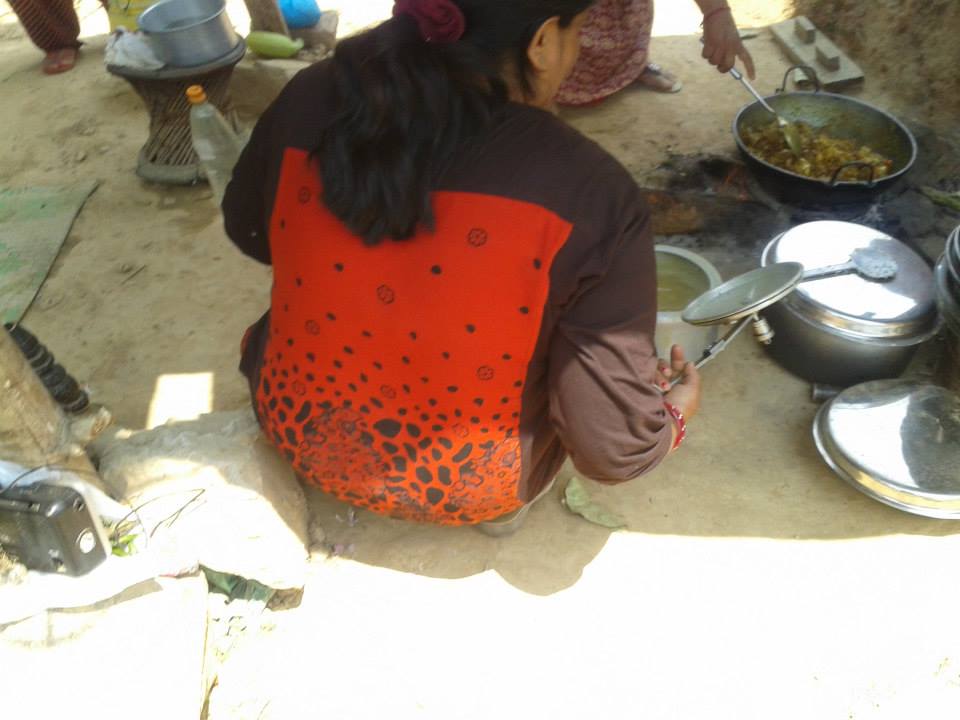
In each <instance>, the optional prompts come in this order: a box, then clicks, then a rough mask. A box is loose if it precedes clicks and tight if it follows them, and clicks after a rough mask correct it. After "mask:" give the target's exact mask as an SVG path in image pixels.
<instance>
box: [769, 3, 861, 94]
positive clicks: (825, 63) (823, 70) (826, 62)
mask: <svg viewBox="0 0 960 720" xmlns="http://www.w3.org/2000/svg"><path fill="white" fill-rule="evenodd" d="M770 31H771V32H772V33H773V37H774V38H776V40H777V42H778V43H779V44H780V46H781V47H782V48H783V49H784V51H785V52H786V53H787V55H788V56H789V57H790V59H791V60H792V61H793V62H794V63H796V64H797V65H809V66H810V67H812V68H813V69H814V70H816V72H817V77H818V78H819V79H820V82H821V83H822V85H823V87H825V88H831V89H834V88H839V87H843V86H845V85H850V84H852V83H856V82H859V81H861V80H863V77H864V75H863V71H862V70H861V69H860V66H859V65H857V64H856V63H855V62H854V61H853V60H852V59H851V58H850V57H849V56H848V55H847V54H846V53H845V52H843V51H842V50H840V48H838V47H837V46H836V45H834V44H833V42H832V41H831V40H830V38H828V37H827V36H826V35H824V34H823V33H822V32H821V31H820V30H818V29H817V28H816V26H814V24H813V23H812V22H810V20H808V19H807V18H806V17H804V16H800V17H797V18H791V19H790V20H784V21H783V22H780V23H777V24H775V25H771V26H770ZM802 78H803V75H802V74H801V73H797V74H796V76H795V79H802Z"/></svg>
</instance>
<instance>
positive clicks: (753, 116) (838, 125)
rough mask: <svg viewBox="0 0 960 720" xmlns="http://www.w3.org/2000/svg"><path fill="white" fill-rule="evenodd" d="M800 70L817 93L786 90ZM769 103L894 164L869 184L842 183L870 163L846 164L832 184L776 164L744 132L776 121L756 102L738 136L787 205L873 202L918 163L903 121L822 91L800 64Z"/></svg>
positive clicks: (750, 161)
mask: <svg viewBox="0 0 960 720" xmlns="http://www.w3.org/2000/svg"><path fill="white" fill-rule="evenodd" d="M795 70H803V71H804V73H805V74H806V75H807V76H808V78H810V80H811V81H812V82H813V83H814V84H815V86H816V89H815V90H814V91H812V92H789V93H788V92H784V90H785V89H786V86H787V79H788V78H789V77H790V74H791V73H792V72H793V71H795ZM766 100H767V102H768V103H769V104H770V105H771V107H773V108H774V109H775V110H776V111H777V113H778V114H780V115H782V116H783V117H784V118H786V119H787V120H789V121H791V122H793V121H800V122H805V123H807V124H808V125H811V126H813V127H814V128H818V129H819V128H823V129H829V132H830V135H832V136H833V137H836V138H841V139H850V140H854V141H856V142H858V143H861V144H863V145H867V146H868V147H870V148H871V149H872V150H875V151H876V152H878V153H880V154H881V155H883V156H885V157H887V158H889V159H890V160H891V161H892V162H893V167H892V168H891V172H890V174H889V175H887V176H886V177H883V178H877V179H871V180H869V181H866V182H863V181H858V182H851V181H846V180H838V177H839V176H840V173H841V172H842V171H843V170H844V169H845V168H847V167H851V166H858V165H859V166H861V167H870V166H869V165H867V164H866V163H849V164H847V165H841V166H840V167H838V168H837V169H836V171H835V172H834V174H833V177H832V178H831V179H830V180H815V179H812V178H808V177H804V176H803V175H798V174H797V173H794V172H790V171H789V170H784V169H782V168H778V167H776V166H775V165H771V164H770V163H768V162H766V161H765V160H761V159H760V158H759V157H757V156H756V155H754V154H753V153H752V152H751V151H750V149H749V148H748V147H747V146H746V144H745V143H744V141H743V131H744V130H747V129H750V130H752V129H755V128H757V127H765V126H767V125H769V124H770V123H771V122H774V121H775V120H774V118H773V116H772V115H771V114H770V113H769V112H768V111H767V110H765V109H764V108H763V106H762V105H761V104H760V103H758V102H755V103H753V104H751V105H747V106H746V107H744V108H743V109H742V110H741V111H740V112H739V113H737V117H736V119H735V120H734V121H733V136H734V139H735V140H736V141H737V146H738V147H739V148H740V152H741V153H742V154H743V156H744V158H745V159H746V163H747V166H748V167H749V168H750V169H751V171H752V172H753V173H754V175H755V176H756V178H757V180H759V181H760V183H761V184H762V185H763V187H764V189H766V190H769V191H771V192H773V193H774V194H776V195H777V196H778V198H779V199H781V200H783V201H784V202H788V203H792V204H795V205H801V206H804V207H812V208H824V209H829V208H836V207H837V206H842V205H854V204H861V203H865V202H870V201H872V200H873V198H874V197H876V196H877V195H879V194H880V193H881V192H883V191H885V190H888V189H890V187H891V186H893V185H894V184H895V183H897V182H898V181H899V180H900V179H901V178H903V176H904V175H906V174H907V173H908V172H909V171H910V168H912V167H913V164H914V162H916V159H917V141H916V140H915V139H914V137H913V134H912V133H911V132H910V131H909V130H908V129H907V128H906V127H905V126H904V125H903V123H901V122H900V121H899V120H897V119H896V118H895V117H893V116H892V115H890V114H889V113H886V112H884V111H883V110H880V109H878V108H875V107H873V106H872V105H870V104H868V103H865V102H862V101H860V100H854V99H853V98H848V97H845V96H843V95H834V94H832V93H827V92H821V88H820V81H819V79H818V78H817V74H816V71H815V70H814V69H813V68H811V67H808V66H806V65H798V66H795V67H792V68H790V69H789V70H787V73H786V75H784V77H783V85H782V86H781V87H780V89H779V90H778V91H777V94H776V95H774V96H772V97H768V98H766ZM871 172H872V169H871Z"/></svg>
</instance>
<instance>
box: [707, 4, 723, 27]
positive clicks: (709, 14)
mask: <svg viewBox="0 0 960 720" xmlns="http://www.w3.org/2000/svg"><path fill="white" fill-rule="evenodd" d="M722 12H730V6H729V5H724V6H723V7H718V8H714V9H713V10H711V11H710V12H708V13H707V14H706V15H704V16H703V22H702V23H700V27H703V26H704V25H706V24H707V20H709V19H710V18H712V17H713V16H714V15H719V14H720V13H722Z"/></svg>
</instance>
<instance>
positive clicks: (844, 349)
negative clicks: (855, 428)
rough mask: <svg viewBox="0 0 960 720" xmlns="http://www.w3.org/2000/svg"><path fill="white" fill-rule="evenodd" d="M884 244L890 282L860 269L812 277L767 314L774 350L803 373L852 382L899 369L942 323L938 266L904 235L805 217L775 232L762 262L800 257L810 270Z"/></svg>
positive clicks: (833, 382) (834, 382)
mask: <svg viewBox="0 0 960 720" xmlns="http://www.w3.org/2000/svg"><path fill="white" fill-rule="evenodd" d="M859 248H869V249H871V250H874V251H878V252H882V253H884V254H885V255H887V256H889V257H890V258H892V259H893V260H894V261H895V262H896V264H897V268H898V269H897V275H896V277H895V278H894V279H893V280H890V281H889V282H884V283H880V282H872V281H870V280H867V279H865V278H862V277H859V276H858V275H856V274H848V275H841V276H836V277H828V278H825V279H820V280H811V281H806V282H803V283H801V285H800V286H799V287H798V288H797V289H796V290H795V291H794V292H793V293H791V294H790V295H789V296H788V297H787V298H786V299H784V300H782V301H781V302H779V303H777V304H776V305H773V306H771V307H770V308H768V309H767V310H766V311H765V313H764V316H765V317H766V319H767V320H768V321H769V323H770V325H771V326H772V327H773V329H774V332H775V333H776V334H775V336H774V339H773V342H772V344H771V345H770V346H769V352H770V354H771V355H772V356H773V358H774V359H775V360H777V362H779V363H780V364H781V365H783V366H784V367H785V368H787V369H788V370H790V371H791V372H793V373H794V374H796V375H799V376H800V377H802V378H805V379H807V380H810V381H812V382H816V383H825V384H829V385H835V386H838V387H848V386H851V385H855V384H858V383H861V382H866V381H869V380H878V379H886V378H895V377H898V376H899V375H900V374H901V373H903V371H904V370H905V369H906V367H907V365H908V364H909V363H910V360H911V359H912V358H913V356H914V354H915V353H916V351H917V349H918V348H919V347H920V345H921V344H923V343H924V342H926V341H928V340H930V339H932V338H933V337H934V336H935V335H936V334H937V333H938V332H939V330H940V327H941V321H940V317H939V314H938V312H937V307H936V297H935V292H934V278H933V272H932V271H931V269H930V267H929V266H928V265H927V263H926V262H925V261H924V259H923V258H922V257H921V256H920V255H918V254H917V253H915V252H914V251H913V250H912V249H910V248H909V247H908V246H907V245H905V244H904V243H901V242H900V241H899V240H896V239H895V238H892V237H890V236H889V235H885V234H883V233H881V232H878V231H877V230H873V229H871V228H868V227H865V226H863V225H856V224H854V223H845V222H834V221H822V222H814V223H806V224H804V225H800V226H797V227H796V228H793V229H792V230H789V231H787V232H786V233H784V234H783V235H780V236H778V237H777V238H774V239H773V240H772V241H771V242H770V243H769V244H768V245H767V247H766V249H765V250H764V253H763V261H762V262H763V265H764V266H766V265H769V264H773V263H777V262H787V261H792V262H799V263H801V264H802V265H803V266H804V268H805V269H806V270H814V269H816V268H819V267H825V266H829V265H834V264H840V263H843V262H845V261H847V259H848V258H849V257H850V256H851V255H852V253H853V251H854V250H857V249H859Z"/></svg>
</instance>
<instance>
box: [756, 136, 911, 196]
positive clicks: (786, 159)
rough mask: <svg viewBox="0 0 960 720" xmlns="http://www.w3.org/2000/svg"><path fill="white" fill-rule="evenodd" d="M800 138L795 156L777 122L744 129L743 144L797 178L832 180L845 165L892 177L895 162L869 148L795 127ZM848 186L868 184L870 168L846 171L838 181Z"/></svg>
mask: <svg viewBox="0 0 960 720" xmlns="http://www.w3.org/2000/svg"><path fill="white" fill-rule="evenodd" d="M794 124H795V125H796V128H797V132H798V134H799V135H800V140H801V144H802V147H803V149H802V151H801V153H800V155H799V156H797V155H794V154H793V152H791V151H790V148H788V147H787V142H786V140H784V137H783V132H782V131H781V130H780V128H779V127H778V126H777V124H776V123H775V122H773V123H770V124H769V125H764V126H762V127H759V128H755V129H744V130H743V131H742V132H743V141H744V143H746V146H747V148H749V150H750V151H751V152H752V153H753V154H754V155H756V156H757V157H758V158H760V159H761V160H764V161H766V162H768V163H770V164H771V165H776V166H777V167H778V168H781V169H783V170H789V171H790V172H794V173H796V174H797V175H803V176H804V177H808V178H814V179H817V180H830V179H831V178H833V175H834V173H835V172H836V171H837V169H838V168H840V167H841V166H842V165H845V164H846V163H851V162H862V163H867V164H869V165H871V166H873V178H874V179H880V178H882V177H886V176H887V175H889V174H890V172H891V170H892V168H893V161H892V160H889V159H888V158H885V157H884V156H883V155H881V154H880V153H878V152H876V151H875V150H873V149H872V148H869V147H867V146H866V145H861V144H859V143H857V142H855V141H853V140H844V139H840V138H835V137H831V136H830V135H829V133H828V132H827V131H825V130H817V129H815V128H813V127H811V126H810V125H808V124H806V123H803V122H798V123H794ZM837 179H838V180H843V181H846V182H857V181H862V182H868V181H869V180H870V168H867V167H863V166H855V167H850V168H846V169H844V170H843V171H842V172H841V173H840V175H839V176H838V178H837Z"/></svg>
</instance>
